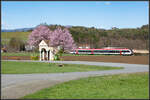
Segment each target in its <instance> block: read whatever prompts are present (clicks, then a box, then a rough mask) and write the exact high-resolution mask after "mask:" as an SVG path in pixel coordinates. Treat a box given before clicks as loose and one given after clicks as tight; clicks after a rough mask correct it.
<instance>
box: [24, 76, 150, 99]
mask: <svg viewBox="0 0 150 100" xmlns="http://www.w3.org/2000/svg"><path fill="white" fill-rule="evenodd" d="M148 76H149V74H148V73H136V74H120V75H112V76H97V77H89V78H83V79H80V80H72V81H69V82H65V83H62V84H57V85H55V86H53V87H50V88H46V89H42V90H40V91H38V92H36V93H33V94H30V95H27V96H25V97H23V98H24V99H98V98H101V99H148V98H149V87H148V86H149V85H148V79H149V77H148Z"/></svg>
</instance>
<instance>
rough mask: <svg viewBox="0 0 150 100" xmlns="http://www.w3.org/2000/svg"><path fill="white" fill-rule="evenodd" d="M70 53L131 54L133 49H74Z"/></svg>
mask: <svg viewBox="0 0 150 100" xmlns="http://www.w3.org/2000/svg"><path fill="white" fill-rule="evenodd" d="M71 53H72V54H103V55H133V51H132V50H131V49H128V48H111V49H106V48H103V49H75V51H73V52H71Z"/></svg>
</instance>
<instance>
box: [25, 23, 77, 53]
mask: <svg viewBox="0 0 150 100" xmlns="http://www.w3.org/2000/svg"><path fill="white" fill-rule="evenodd" d="M41 40H49V41H50V42H49V45H51V46H54V47H57V46H62V47H63V49H64V50H65V51H70V50H72V49H75V48H76V45H75V43H74V40H73V38H72V35H71V34H70V32H69V30H68V29H67V28H64V29H61V28H60V27H57V28H56V29H55V30H54V31H51V30H50V29H49V28H48V27H47V26H44V25H39V26H38V27H37V28H35V29H34V30H33V31H32V33H31V34H30V35H29V40H28V43H29V45H34V46H36V47H37V46H38V44H39V43H40V41H41Z"/></svg>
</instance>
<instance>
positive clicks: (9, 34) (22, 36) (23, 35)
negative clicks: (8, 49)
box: [1, 32, 31, 44]
mask: <svg viewBox="0 0 150 100" xmlns="http://www.w3.org/2000/svg"><path fill="white" fill-rule="evenodd" d="M30 33H31V32H2V33H1V42H2V44H8V42H9V40H10V39H11V38H12V37H16V38H20V39H21V40H24V41H26V40H27V38H28V35H29V34H30Z"/></svg>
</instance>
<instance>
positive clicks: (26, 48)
mask: <svg viewBox="0 0 150 100" xmlns="http://www.w3.org/2000/svg"><path fill="white" fill-rule="evenodd" d="M34 48H35V46H30V45H25V50H26V51H32V50H33V49H34Z"/></svg>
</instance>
